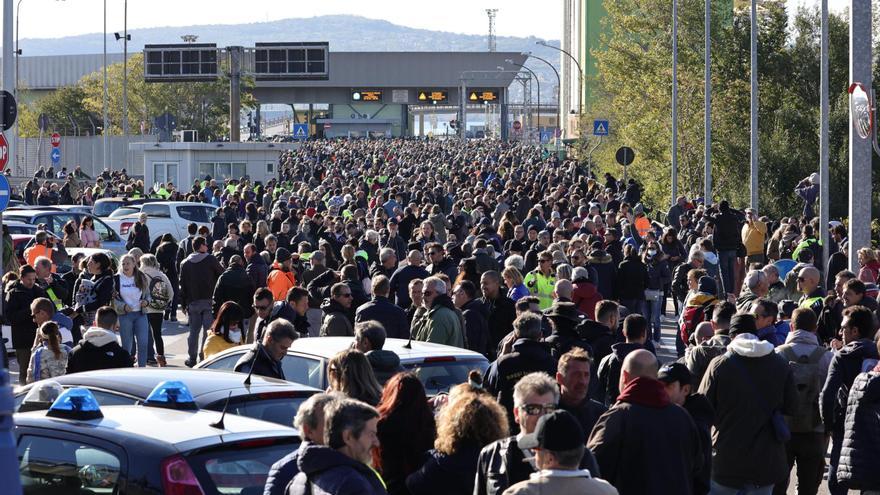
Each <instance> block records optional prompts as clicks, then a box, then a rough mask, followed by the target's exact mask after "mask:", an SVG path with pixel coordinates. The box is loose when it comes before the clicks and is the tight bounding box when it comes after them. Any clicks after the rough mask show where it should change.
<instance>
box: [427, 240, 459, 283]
mask: <svg viewBox="0 0 880 495" xmlns="http://www.w3.org/2000/svg"><path fill="white" fill-rule="evenodd" d="M425 253H426V254H427V255H428V261H430V262H431V263H430V264H429V265H428V268H427V269H428V271H429V272H430V273H431V275H437V274H440V273H444V274H446V276H447V277H449V280H455V277H457V276H458V264H457V263H456V262H455V260H453V259H452V258H450V257H449V256H447V255H446V249H444V248H443V244H440V243H439V242H432V243H429V244H428V245H426V246H425Z"/></svg>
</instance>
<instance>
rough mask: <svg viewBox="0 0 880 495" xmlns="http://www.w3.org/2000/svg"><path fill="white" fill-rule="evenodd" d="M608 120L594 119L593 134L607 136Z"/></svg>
mask: <svg viewBox="0 0 880 495" xmlns="http://www.w3.org/2000/svg"><path fill="white" fill-rule="evenodd" d="M608 130H609V127H608V121H607V120H594V121H593V135H594V136H607V135H608Z"/></svg>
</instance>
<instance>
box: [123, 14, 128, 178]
mask: <svg viewBox="0 0 880 495" xmlns="http://www.w3.org/2000/svg"><path fill="white" fill-rule="evenodd" d="M123 10H124V14H123V21H122V22H123V26H122V134H123V135H124V136H125V137H128V0H125V2H123ZM125 156H126V165H128V153H126V154H125Z"/></svg>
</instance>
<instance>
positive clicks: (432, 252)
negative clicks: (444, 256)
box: [428, 251, 439, 256]
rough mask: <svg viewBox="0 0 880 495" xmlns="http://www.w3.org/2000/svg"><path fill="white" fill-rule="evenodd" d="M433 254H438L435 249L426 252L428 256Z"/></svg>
mask: <svg viewBox="0 0 880 495" xmlns="http://www.w3.org/2000/svg"><path fill="white" fill-rule="evenodd" d="M435 254H439V253H437V251H430V252H428V256H434V255H435Z"/></svg>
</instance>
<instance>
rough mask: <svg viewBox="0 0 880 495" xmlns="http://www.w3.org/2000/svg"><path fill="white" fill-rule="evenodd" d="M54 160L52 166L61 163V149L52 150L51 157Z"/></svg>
mask: <svg viewBox="0 0 880 495" xmlns="http://www.w3.org/2000/svg"><path fill="white" fill-rule="evenodd" d="M49 156H50V157H51V158H52V165H58V164H59V163H61V149H60V148H52V153H50V155H49Z"/></svg>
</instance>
